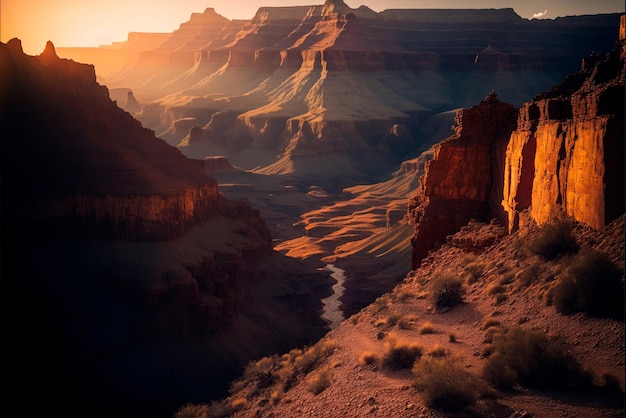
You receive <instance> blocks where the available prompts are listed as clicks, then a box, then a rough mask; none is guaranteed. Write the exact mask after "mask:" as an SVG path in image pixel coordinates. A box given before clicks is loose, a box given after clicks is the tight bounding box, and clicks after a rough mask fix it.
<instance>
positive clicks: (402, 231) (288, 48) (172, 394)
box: [0, 0, 626, 417]
mask: <svg viewBox="0 0 626 418" xmlns="http://www.w3.org/2000/svg"><path fill="white" fill-rule="evenodd" d="M625 27H626V20H625V18H624V16H623V15H622V16H619V15H617V14H611V15H594V16H570V17H566V18H558V19H555V20H545V21H544V20H527V19H522V18H521V17H519V16H518V15H517V14H516V13H515V12H514V11H513V10H512V9H485V10H385V11H383V12H380V13H377V12H374V11H372V10H370V9H368V8H367V7H365V6H361V7H359V8H356V9H353V8H350V7H349V6H347V5H346V4H345V3H344V2H343V1H341V0H327V1H326V2H325V3H324V4H323V5H316V6H298V7H263V8H260V9H259V10H258V12H257V14H256V15H255V16H254V18H253V19H251V20H249V21H247V20H232V21H231V20H229V19H226V18H224V17H222V16H220V15H218V14H217V13H216V12H215V10H213V9H211V8H208V9H206V10H205V11H204V12H203V13H194V14H192V15H191V17H190V19H189V21H187V22H184V23H182V24H181V25H180V27H179V29H177V30H176V31H174V32H172V33H169V34H164V33H155V34H148V33H137V32H134V33H131V34H129V37H128V40H127V41H124V42H119V43H115V44H112V45H107V46H101V47H98V48H61V47H56V48H55V46H54V45H53V44H52V43H51V42H49V43H48V44H47V45H46V47H45V49H44V51H43V52H42V54H40V55H39V56H28V55H25V54H24V53H23V51H22V50H21V46H20V41H19V40H18V39H13V40H11V41H9V42H8V43H7V44H0V56H1V66H0V70H1V73H0V82H1V85H0V94H1V97H0V98H1V100H2V142H1V145H2V150H1V151H2V152H1V155H2V248H3V255H2V261H3V263H2V264H3V265H2V275H3V284H2V287H3V303H2V315H3V318H4V321H5V323H6V324H8V329H7V333H8V336H9V338H10V340H11V341H16V344H14V346H13V347H11V349H10V350H9V351H10V353H9V354H10V355H9V356H8V357H7V358H9V359H19V360H20V365H21V367H20V368H19V369H20V370H17V369H15V368H11V372H10V374H9V375H8V376H9V378H10V379H12V380H15V381H16V382H21V383H16V384H15V385H14V387H12V388H11V389H10V391H9V393H10V395H11V399H13V400H12V401H11V402H13V403H12V405H11V406H17V404H18V403H19V402H21V401H23V400H24V399H29V398H30V397H32V396H35V394H41V393H46V392H49V393H50V396H49V398H50V399H48V398H46V402H45V404H41V405H39V406H37V405H36V406H33V411H37V412H40V413H46V412H49V411H52V410H59V411H61V410H65V411H68V413H70V412H77V413H78V412H80V413H84V411H86V410H90V411H93V410H97V412H94V413H93V414H91V415H102V416H111V415H115V416H135V417H137V416H165V415H168V414H170V415H171V413H172V412H173V411H174V410H175V409H177V408H178V407H180V406H181V405H183V404H186V403H188V402H192V403H200V402H206V401H207V400H215V399H218V398H220V397H223V396H226V394H227V393H228V389H229V388H228V386H229V382H231V381H232V380H233V379H235V378H236V377H237V376H238V375H239V373H240V372H241V370H243V368H244V367H245V365H246V364H248V362H250V361H254V360H256V359H259V358H261V357H263V356H266V355H272V354H275V353H281V352H289V350H291V349H293V348H294V347H298V346H303V345H307V344H312V343H314V342H315V341H318V340H319V339H320V338H322V337H323V336H324V335H326V333H327V332H328V331H329V329H330V328H333V329H334V331H333V332H334V334H332V333H331V334H332V335H344V334H343V333H345V332H347V331H346V329H348V328H347V327H350V326H351V325H350V324H348V322H349V321H343V322H341V321H340V320H341V319H343V318H349V317H351V316H352V315H358V314H359V312H365V311H364V310H365V309H367V307H368V305H370V304H371V303H372V302H374V301H375V300H377V298H379V297H381V295H384V294H386V292H394V288H395V286H397V285H398V284H399V283H400V282H402V283H404V284H405V285H406V284H411V283H415V281H416V280H415V277H417V275H420V274H422V272H423V271H426V270H428V269H431V270H432V269H433V268H434V267H433V266H434V265H436V264H437V263H439V262H440V261H441V260H444V261H445V260H447V261H449V262H450V265H455V266H457V267H458V268H461V267H460V262H459V261H458V260H457V259H453V257H451V256H449V254H447V253H445V251H446V250H447V249H449V248H450V247H453V248H454V249H455V250H454V251H461V250H462V251H466V252H468V253H471V254H481V253H482V252H483V251H484V252H485V253H489V251H492V249H491V246H492V245H495V244H497V243H500V242H508V243H511V242H512V241H513V240H514V237H515V236H517V235H515V234H519V233H528V232H529V231H535V229H536V228H537V227H538V226H541V225H543V224H546V223H550V222H551V221H552V220H553V218H554V217H555V216H556V215H559V216H564V217H569V218H570V219H571V220H573V221H575V222H577V224H579V225H580V226H579V227H578V228H579V229H584V228H590V230H592V231H595V232H586V233H587V234H588V235H589V236H591V235H593V234H597V235H598V237H600V235H601V234H604V233H606V234H610V233H611V231H610V230H608V232H606V231H607V228H609V229H610V228H612V227H611V225H613V226H614V225H619V222H620V219H622V218H623V213H624V178H623V176H622V175H621V174H622V173H623V172H624V160H623V154H624V141H623V138H624V79H625V74H626V70H625V66H624V65H625V64H624V56H625V55H626V49H625V47H624V35H623V33H624V28H625ZM618 28H619V31H618ZM618 34H619V36H618ZM618 38H619V39H618ZM616 41H617V42H616ZM607 51H608V52H607ZM82 62H84V63H89V64H82ZM621 225H622V226H621V228H622V229H623V221H622V223H621ZM613 228H616V227H613ZM459 231H460V232H459ZM594 236H595V235H594ZM594 239H596V238H593V239H592V238H589V241H593V243H594V244H593V245H595V242H596V241H594ZM601 239H604V238H597V240H598V241H600V240H601ZM622 241H623V240H622ZM616 242H617V241H616ZM511 245H512V244H511ZM590 245H591V244H590ZM611 245H613V244H611ZM440 248H442V250H439V249H440ZM498 251H500V249H498V250H497V251H496V250H493V252H494V254H496V256H498V254H499V255H500V256H501V255H502V254H503V253H505V254H507V256H509V255H510V254H511V252H510V251H509V250H508V249H505V250H502V251H500V252H498ZM511 251H512V250H511ZM613 253H617V250H615V251H613V252H612V253H611V254H612V255H614V254H613ZM442 254H443V255H442ZM620 257H621V258H620ZM616 258H617V261H621V263H622V264H623V255H621V256H620V255H617V256H616ZM523 263H526V260H524V261H523ZM511 268H513V267H511ZM420 269H421V270H420ZM424 269H426V270H424ZM416 271H417V272H418V273H416ZM331 272H332V274H331ZM430 274H431V273H426V276H429V275H430ZM433 274H434V273H433ZM333 285H334V286H333ZM410 286H412V285H409V287H410ZM396 290H397V289H396ZM413 290H415V289H413ZM394 294H395V293H394ZM387 295H389V293H387ZM326 303H328V305H326ZM363 315H365V314H363V313H362V314H361V316H363ZM352 325H356V324H355V323H354V322H353V323H352ZM370 331H371V330H370ZM368 344H369V343H368ZM24 347H38V348H39V350H38V351H37V352H36V354H27V355H26V354H25V350H24ZM23 375H33V376H37V379H35V381H30V382H29V383H23V381H22V380H20V377H21V376H23ZM59 376H62V377H63V378H59ZM621 384H622V387H623V381H622V382H621ZM50 388H54V390H51V389H50ZM67 393H71V394H72V397H71V399H70V400H68V399H66V398H65V397H64V396H60V394H67ZM260 402H261V401H260ZM264 405H267V403H265V404H264ZM259 406H262V407H264V406H263V405H259ZM3 408H4V407H3ZM85 408H88V409H85ZM277 408H278V409H277V411H278V412H279V413H288V414H294V413H301V411H300V412H294V410H290V408H289V406H286V404H280V405H279V406H278V407H277ZM280 408H282V409H280ZM312 408H313V409H315V408H316V407H312ZM261 409H263V408H261ZM286 411H287V412H286ZM257 412H258V411H253V412H250V414H253V413H257ZM263 413H268V414H269V413H271V410H267V411H263ZM242 416H248V415H246V412H244V413H243V414H242ZM250 416H252V415H250ZM267 416H270V415H267ZM277 416H278V415H277ZM428 416H430V415H428Z"/></svg>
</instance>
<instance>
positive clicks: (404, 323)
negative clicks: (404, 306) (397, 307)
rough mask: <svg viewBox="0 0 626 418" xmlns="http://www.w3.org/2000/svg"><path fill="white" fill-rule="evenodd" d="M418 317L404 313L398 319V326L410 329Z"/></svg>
mask: <svg viewBox="0 0 626 418" xmlns="http://www.w3.org/2000/svg"><path fill="white" fill-rule="evenodd" d="M418 319H419V317H418V316H417V315H404V316H402V318H400V319H399V320H398V328H400V329H410V328H411V327H412V326H413V324H415V322H417V320H418Z"/></svg>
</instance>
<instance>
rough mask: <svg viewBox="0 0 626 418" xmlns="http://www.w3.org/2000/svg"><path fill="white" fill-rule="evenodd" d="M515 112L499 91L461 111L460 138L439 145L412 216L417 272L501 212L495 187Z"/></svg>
mask: <svg viewBox="0 0 626 418" xmlns="http://www.w3.org/2000/svg"><path fill="white" fill-rule="evenodd" d="M515 116H516V110H515V108H514V107H513V106H512V105H510V104H507V103H503V102H501V101H499V100H498V99H497V97H496V94H495V93H494V92H492V93H490V94H489V95H488V96H487V97H486V98H485V99H484V100H483V101H481V102H480V103H479V104H478V106H473V107H471V108H468V109H462V110H459V111H458V112H457V115H456V118H455V123H456V127H455V133H454V134H453V135H452V136H450V137H449V138H447V139H445V140H443V141H442V142H441V143H440V144H438V145H437V146H435V149H434V156H433V158H432V160H430V161H428V162H427V163H426V167H425V172H424V175H423V176H422V178H421V179H420V187H419V190H418V192H417V194H416V196H415V197H413V198H411V199H410V201H409V207H408V212H409V217H410V218H411V220H412V222H413V223H414V224H415V234H414V236H413V239H412V241H411V242H412V246H413V255H412V260H413V262H412V265H413V268H417V267H419V265H420V262H421V260H422V259H423V258H424V257H425V256H426V255H427V254H428V251H429V250H430V249H432V248H433V247H435V248H436V247H438V246H440V245H441V244H443V243H444V242H445V238H446V236H447V235H450V234H453V233H455V232H456V231H458V230H459V229H460V228H461V227H462V226H464V225H466V224H467V223H468V221H469V220H470V219H476V220H486V219H490V218H491V217H493V215H494V213H497V212H500V210H499V208H495V207H493V206H490V201H491V195H492V193H496V190H497V188H496V187H494V184H495V183H497V181H498V179H499V178H501V177H502V172H501V169H502V166H503V164H498V163H497V161H498V160H503V159H504V155H503V153H502V152H498V150H502V149H503V148H504V147H503V145H502V144H503V143H504V144H506V142H507V141H508V139H509V136H510V135H511V132H512V131H513V129H514V128H515Z"/></svg>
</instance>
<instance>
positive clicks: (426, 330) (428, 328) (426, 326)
mask: <svg viewBox="0 0 626 418" xmlns="http://www.w3.org/2000/svg"><path fill="white" fill-rule="evenodd" d="M419 331H420V334H432V333H433V332H434V331H435V327H434V325H433V323H432V322H430V321H424V322H423V323H422V325H420V328H419Z"/></svg>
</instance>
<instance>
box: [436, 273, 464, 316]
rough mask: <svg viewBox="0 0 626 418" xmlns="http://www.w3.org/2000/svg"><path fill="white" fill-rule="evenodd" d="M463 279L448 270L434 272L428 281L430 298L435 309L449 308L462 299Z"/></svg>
mask: <svg viewBox="0 0 626 418" xmlns="http://www.w3.org/2000/svg"><path fill="white" fill-rule="evenodd" d="M464 295H465V288H464V287H463V281H462V280H461V279H460V278H459V277H458V276H457V275H456V274H453V273H450V272H446V273H438V274H436V275H435V276H434V277H433V278H432V280H431V283H430V300H431V302H432V304H433V306H434V307H435V309H436V310H437V311H440V310H442V309H443V308H451V307H453V306H455V305H457V304H459V303H461V302H462V301H463V296H464Z"/></svg>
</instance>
